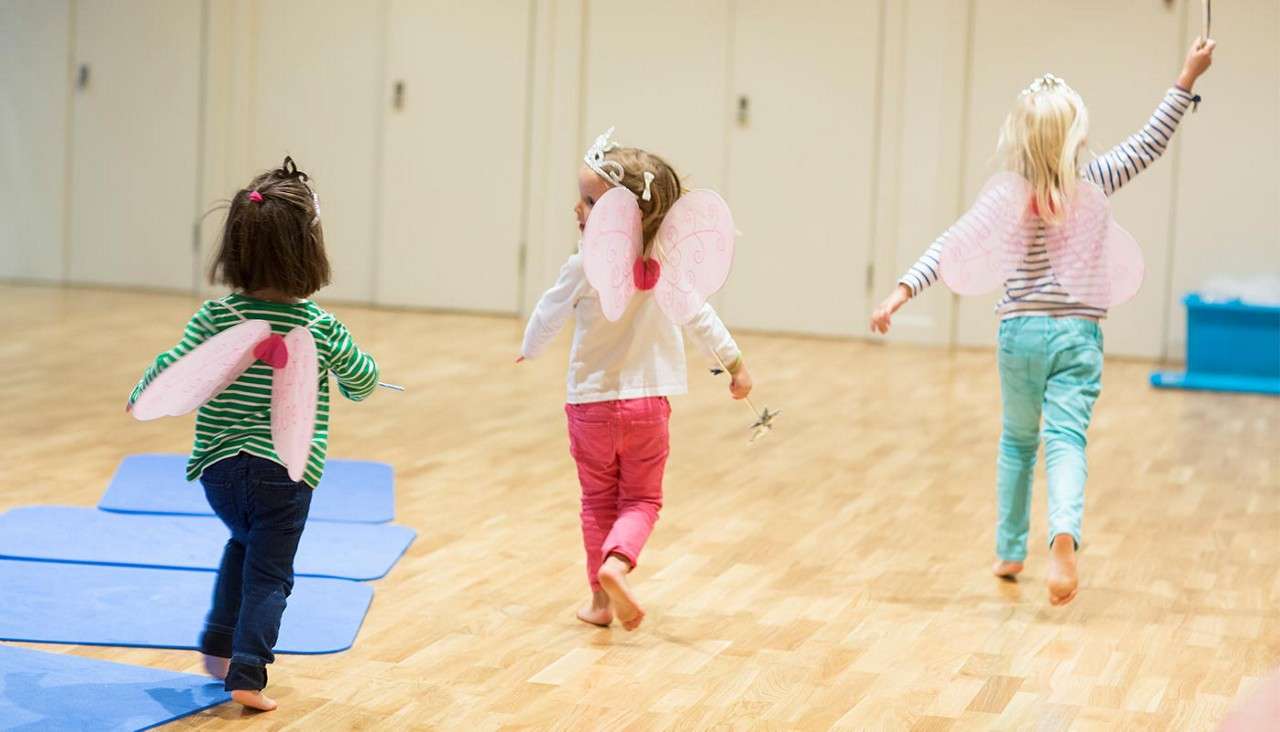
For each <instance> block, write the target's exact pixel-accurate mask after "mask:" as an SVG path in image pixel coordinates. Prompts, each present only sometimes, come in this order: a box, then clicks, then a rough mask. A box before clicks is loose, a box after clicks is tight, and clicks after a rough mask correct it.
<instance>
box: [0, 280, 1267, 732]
mask: <svg viewBox="0 0 1280 732" xmlns="http://www.w3.org/2000/svg"><path fill="white" fill-rule="evenodd" d="M195 305H196V301H195V300H193V299H192V298H189V297H180V296H171V295H154V294H137V293H126V292H112V291H101V290H85V289H54V288H36V287H24V286H0V311H3V313H4V318H3V323H4V325H3V326H0V327H2V328H3V336H4V337H3V338H0V368H2V369H3V372H4V374H5V378H4V379H3V381H0V404H2V405H3V407H0V510H8V509H10V508H13V507H17V506H23V505H32V504H48V503H52V504H66V505H82V506H92V505H94V504H95V503H96V501H97V499H98V497H99V496H100V494H101V492H102V490H103V489H104V488H105V485H106V482H107V480H108V479H109V477H110V476H111V473H112V471H113V470H114V468H115V466H116V464H117V462H118V461H119V460H120V458H121V457H123V456H124V455H127V454H130V453H137V452H155V451H171V452H181V451H184V450H185V449H187V448H188V447H189V444H190V438H191V422H190V418H187V419H175V420H167V421H160V422H153V423H145V424H144V423H137V422H134V421H133V420H131V419H129V418H128V417H127V416H126V415H125V414H124V412H123V411H122V408H123V404H124V401H125V398H126V396H127V394H128V391H129V389H130V388H131V387H132V385H133V383H134V380H135V379H136V378H137V377H138V375H139V374H140V372H141V371H142V369H143V368H144V367H145V365H146V364H147V363H148V361H149V359H150V358H151V357H152V356H153V355H154V354H155V353H156V352H158V351H160V350H163V349H165V348H167V347H169V346H170V345H172V343H173V342H175V341H176V340H177V337H178V336H179V334H180V332H181V328H182V325H183V324H184V323H185V321H186V319H187V318H188V317H189V315H190V313H191V312H192V311H193V309H194V307H195ZM333 309H334V310H335V311H336V312H337V314H338V315H339V316H340V317H341V318H342V319H343V320H344V321H345V322H346V323H347V325H348V326H349V327H350V328H351V330H352V332H353V333H354V334H356V336H357V338H358V339H359V340H360V342H361V344H362V345H363V346H364V347H365V348H367V349H368V350H370V351H372V352H374V353H375V354H376V355H377V356H378V358H379V361H380V363H381V365H382V367H383V375H384V378H385V379H386V380H389V381H394V382H398V383H403V384H404V385H405V386H406V387H407V388H408V391H407V392H405V393H404V394H393V393H390V392H385V391H382V392H380V393H378V394H377V395H376V396H375V397H374V398H373V399H371V400H370V401H369V402H367V403H364V404H350V403H347V402H343V401H341V400H338V401H337V403H336V406H335V409H334V416H333V428H332V442H331V445H332V447H331V455H333V456H337V457H355V458H363V459H371V460H382V461H387V462H390V463H392V464H393V465H394V466H395V468H396V476H397V500H398V517H397V520H398V521H399V522H401V523H405V524H408V525H410V526H413V527H414V528H416V529H417V530H418V532H419V538H418V540H417V542H416V543H415V544H414V545H413V547H412V548H411V549H410V550H409V552H408V554H407V555H406V556H405V557H404V558H403V559H402V561H401V562H400V563H399V565H397V566H396V568H395V569H394V570H393V571H392V573H391V574H390V575H389V576H388V577H387V578H385V579H383V580H381V581H379V582H377V583H376V595H375V598H374V603H373V607H372V609H371V610H370V613H369V616H368V618H367V620H366V622H365V625H364V628H363V630H362V631H361V633H360V637H359V639H358V640H357V643H356V646H355V647H354V648H353V649H352V650H351V651H348V652H346V653H342V654H337V655H332V656H284V657H281V659H280V660H279V662H278V663H277V664H276V665H275V666H274V667H273V669H272V686H271V692H272V693H273V694H274V695H275V696H276V697H277V698H278V699H279V700H280V702H281V705H282V706H281V709H280V710H278V711H276V712H273V713H271V714H266V715H257V716H251V715H246V714H244V713H242V712H241V711H240V709H239V708H238V707H236V706H234V705H230V704H228V705H224V706H222V707H219V708H216V709H213V710H209V711H207V712H204V713H202V714H199V715H196V716H194V717H190V718H188V719H186V720H182V721H180V722H178V723H176V724H174V725H173V728H176V729H229V728H232V727H234V728H236V729H245V730H258V729H263V730H266V729H270V730H276V729H302V730H329V729H335V730H337V729H432V728H434V729H456V730H496V729H566V730H567V729H602V730H604V729H608V730H618V729H630V730H667V729H673V730H674V729H709V728H720V729H757V728H758V729H826V728H831V727H835V728H842V729H888V730H939V731H941V730H969V729H1033V728H1034V729H1046V730H1051V729H1078V730H1091V729H1176V730H1197V729H1213V728H1215V727H1216V726H1217V724H1218V722H1219V720H1221V719H1222V717H1223V716H1224V715H1225V714H1226V713H1227V711H1228V709H1229V708H1230V707H1231V706H1232V705H1233V704H1234V703H1235V701H1236V700H1237V699H1240V698H1243V697H1245V696H1246V695H1248V694H1249V693H1250V692H1251V691H1252V690H1253V689H1254V688H1257V687H1258V686H1259V684H1260V683H1261V681H1262V680H1263V679H1264V678H1266V677H1267V676H1269V675H1270V674H1271V673H1272V672H1274V671H1275V670H1276V668H1277V666H1280V450H1278V449H1277V448H1278V447H1280V438H1278V437H1277V435H1280V400H1275V399H1268V398H1264V397H1255V396H1240V395H1220V394H1203V393H1183V392H1158V391H1154V390H1152V389H1151V388H1150V387H1149V386H1147V382H1146V377H1147V372H1148V371H1149V370H1150V368H1151V365H1150V364H1147V363H1142V362H1132V361H1129V362H1126V361H1123V360H1115V359H1112V360H1109V361H1108V363H1107V365H1106V369H1105V373H1104V388H1103V393H1102V397H1101V400H1100V402H1099V404H1098V408H1097V411H1096V419H1095V422H1094V426H1093V427H1092V429H1091V430H1090V434H1089V437H1090V441H1091V445H1090V448H1089V458H1090V472H1091V475H1090V481H1089V486H1088V496H1087V501H1088V504H1087V511H1086V515H1085V527H1084V528H1085V541H1084V546H1083V548H1082V552H1081V555H1080V564H1081V575H1082V587H1081V591H1080V595H1079V597H1078V599H1077V600H1076V601H1075V602H1074V603H1072V604H1071V605H1070V606H1068V607H1066V608H1053V607H1050V605H1049V604H1048V601H1047V597H1046V592H1045V589H1044V586H1043V574H1044V565H1045V545H1044V543H1043V541H1044V531H1045V524H1044V481H1043V475H1042V474H1041V475H1040V476H1039V477H1038V481H1037V486H1036V496H1035V508H1036V510H1035V514H1034V518H1033V525H1032V529H1033V548H1032V554H1031V557H1030V559H1029V562H1028V568H1027V571H1026V573H1025V575H1024V577H1023V579H1022V581H1020V582H1018V583H1016V584H1014V583H1005V582H1001V581H999V580H997V579H995V578H993V577H991V576H990V575H989V574H988V566H989V564H990V560H991V558H992V557H991V551H992V549H991V547H992V540H993V539H992V536H993V529H992V522H993V520H994V513H995V507H994V498H993V494H994V488H993V480H994V466H995V447H996V438H997V435H998V432H999V398H998V384H997V379H996V372H995V368H994V358H993V355H992V353H991V352H989V351H980V350H974V351H966V350H960V351H946V350H936V349H934V350H931V349H925V348H915V347H908V346H881V345H874V344H869V343H862V342H847V341H836V340H814V339H803V338H785V337H776V336H758V335H751V334H745V335H741V336H740V341H741V343H742V344H743V347H744V350H745V352H746V354H747V357H748V359H749V363H750V364H751V367H752V371H753V374H754V376H755V378H756V382H757V385H756V391H755V392H754V393H753V395H752V396H753V400H754V401H756V403H757V404H768V405H769V406H770V407H774V408H778V407H780V408H783V409H784V410H785V413H784V415H783V416H782V417H781V418H780V419H779V423H778V428H777V430H776V431H775V432H774V434H772V435H771V436H769V437H768V438H767V439H766V440H765V441H763V442H762V443H759V444H757V445H754V446H748V445H747V444H746V443H745V438H746V436H747V430H746V426H747V424H748V423H749V421H750V420H749V415H748V414H747V411H746V410H745V409H744V408H743V407H742V406H741V405H739V404H735V403H733V402H731V401H730V400H729V398H728V395H727V389H726V386H725V383H724V382H723V381H719V380H716V379H713V378H712V377H711V376H710V375H707V374H706V373H705V372H703V371H701V370H700V369H698V368H693V364H692V363H691V374H690V380H691V387H692V393H691V394H690V395H689V396H686V397H680V398H676V399H673V406H674V415H673V421H672V455H671V460H670V463H669V469H668V473H667V482H666V508H665V509H664V512H663V514H662V519H661V520H660V521H659V523H658V526H657V530H656V532H655V534H654V536H653V539H652V540H651V542H650V545H649V547H648V549H647V552H646V554H645V555H644V556H643V558H642V562H641V566H640V567H639V568H638V569H637V571H636V572H635V573H634V574H633V575H632V577H633V582H634V585H635V587H636V589H637V591H638V593H639V595H640V596H641V598H642V599H643V601H644V602H645V603H646V609H647V610H648V613H649V615H648V619H647V621H646V623H645V625H644V627H642V628H641V629H640V630H639V631H637V632H635V633H625V632H623V631H622V630H621V629H620V628H618V627H617V626H616V625H615V627H614V629H612V630H597V629H593V628H591V627H588V626H585V625H583V624H581V623H579V622H577V621H576V620H575V619H574V617H573V611H574V609H575V608H576V606H577V605H578V604H579V603H580V602H581V601H582V600H583V599H584V598H585V597H586V595H587V592H586V584H585V579H584V571H583V568H582V563H583V561H582V549H581V544H580V536H579V533H578V528H577V497H578V489H577V483H576V477H575V473H574V468H573V463H572V460H571V459H570V457H569V455H568V452H567V440H566V436H565V428H564V417H563V411H562V400H563V377H564V371H565V349H566V348H567V346H566V345H564V344H562V345H561V346H560V347H557V348H553V349H551V351H550V352H549V353H548V355H547V356H546V357H544V358H543V359H541V360H539V361H536V362H532V363H527V364H524V365H522V366H520V367H516V366H514V365H512V360H513V358H514V356H515V355H516V351H517V349H518V344H519V338H520V332H521V328H522V325H523V324H522V323H521V322H519V321H517V320H515V319H508V318H486V317H475V316H461V315H440V314H423V313H411V312H395V311H379V310H372V309H363V308H357V307H342V306H338V307H335V308H333ZM849 317H850V318H851V319H854V320H858V321H861V319H862V318H863V314H861V313H851V314H850V316H849ZM993 327H994V324H993ZM566 341H567V339H566ZM41 648H43V649H45V650H51V651H55V652H65V653H74V654H77V655H83V656H90V657H95V658H102V659H108V660H114V661H120V662H125V663H134V664H141V665H146V666H153V667H160V668H168V669H174V670H179V671H189V672H196V671H197V670H198V665H199V662H198V659H197V657H196V654H194V653H189V652H178V651H164V650H146V649H128V648H90V647H68V646H41Z"/></svg>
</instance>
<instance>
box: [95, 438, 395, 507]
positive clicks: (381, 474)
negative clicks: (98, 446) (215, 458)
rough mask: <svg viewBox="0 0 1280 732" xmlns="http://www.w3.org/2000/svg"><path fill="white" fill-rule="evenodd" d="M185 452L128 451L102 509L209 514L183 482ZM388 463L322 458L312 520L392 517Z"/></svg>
mask: <svg viewBox="0 0 1280 732" xmlns="http://www.w3.org/2000/svg"><path fill="white" fill-rule="evenodd" d="M186 472H187V456H186V455H130V456H129V457H127V458H125V459H124V460H123V461H121V462H120V467H119V468H117V469H116V474H115V476H114V477H112V478H111V485H109V486H108V487H107V492H106V495H104V496H103V497H102V500H101V501H100V502H99V503H98V508H101V509H102V510H104V511H119V512H121V513H172V514H190V515H194V516H212V515H213V511H212V510H210V508H209V502H208V501H206V500H205V497H204V488H202V487H201V486H200V483H199V482H198V481H195V482H190V483H188V482H187V477H186ZM395 515H396V507H395V489H394V477H393V475H392V473H391V466H390V465H387V464H386V463H372V462H367V461H364V460H328V461H326V462H325V468H324V476H323V477H321V479H320V485H319V486H317V487H316V494H315V496H314V497H313V498H312V500H311V514H310V517H311V520H312V521H350V522H354V523H369V524H377V523H383V522H386V521H390V520H391V519H393V518H395Z"/></svg>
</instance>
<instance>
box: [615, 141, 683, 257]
mask: <svg viewBox="0 0 1280 732" xmlns="http://www.w3.org/2000/svg"><path fill="white" fill-rule="evenodd" d="M604 157H605V160H612V161H613V162H615V163H617V164H618V165H621V166H622V171H623V174H622V185H624V186H626V187H627V188H628V189H629V190H630V191H631V192H632V193H634V194H636V203H637V204H639V206H640V215H641V219H640V222H641V225H642V226H643V227H644V252H643V253H642V256H644V257H648V256H649V255H650V252H651V251H652V249H653V240H654V239H655V238H656V237H657V236H658V229H659V228H660V227H661V226H662V220H663V219H664V218H666V216H667V212H668V211H670V210H671V207H672V206H674V205H676V200H677V199H679V198H680V196H681V194H683V193H684V189H683V188H681V187H680V176H679V175H676V171H675V169H674V168H672V167H671V165H670V164H669V163H667V161H665V160H663V159H662V158H660V157H658V156H657V155H654V154H653V153H650V152H645V151H644V150H641V149H639V148H635V147H619V148H614V149H613V150H610V151H609V152H606V153H605V154H604ZM646 171H647V172H649V173H652V174H653V182H652V183H650V184H649V200H648V201H646V200H644V198H643V195H644V174H645V172H646Z"/></svg>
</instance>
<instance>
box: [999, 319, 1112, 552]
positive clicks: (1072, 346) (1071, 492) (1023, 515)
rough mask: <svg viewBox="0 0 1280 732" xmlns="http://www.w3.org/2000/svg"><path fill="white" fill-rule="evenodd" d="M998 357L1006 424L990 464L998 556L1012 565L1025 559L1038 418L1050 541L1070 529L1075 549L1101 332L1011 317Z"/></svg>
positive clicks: (1092, 326) (1067, 322)
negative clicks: (1046, 480)
mask: <svg viewBox="0 0 1280 732" xmlns="http://www.w3.org/2000/svg"><path fill="white" fill-rule="evenodd" d="M997 360H998V361H999V364H1000V394H1001V398H1002V399H1001V401H1002V402H1003V404H1004V421H1003V428H1002V430H1001V432H1000V455H999V458H998V459H997V461H996V555H997V556H998V557H1000V558H1001V559H1003V560H1006V561H1011V562H1020V561H1022V560H1023V559H1025V558H1026V556H1027V531H1028V528H1029V526H1030V523H1031V483H1032V479H1033V477H1034V476H1035V465H1036V452H1037V450H1038V449H1039V447H1040V436H1041V428H1040V422H1041V417H1043V418H1044V430H1043V435H1044V462H1045V472H1046V473H1047V474H1048V477H1049V542H1050V544H1052V542H1053V539H1054V537H1056V536H1058V535H1059V534H1068V535H1070V536H1071V537H1072V538H1073V539H1075V543H1076V546H1077V547H1079V545H1080V524H1081V520H1082V518H1083V515H1084V483H1085V478H1086V477H1087V476H1088V474H1089V468H1088V465H1087V464H1086V462H1085V456H1084V448H1085V432H1086V431H1087V430H1088V429H1089V421H1090V420H1091V419H1092V417H1093V403H1094V402H1095V401H1097V399H1098V393H1099V392H1101V390H1102V329H1101V328H1099V327H1098V324H1097V323H1095V322H1094V321H1092V320H1086V319H1083V318H1047V317H1034V316H1032V317H1021V318H1011V319H1009V320H1005V321H1002V322H1001V323H1000V348H999V355H998V357H997Z"/></svg>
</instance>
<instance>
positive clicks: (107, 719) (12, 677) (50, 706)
mask: <svg viewBox="0 0 1280 732" xmlns="http://www.w3.org/2000/svg"><path fill="white" fill-rule="evenodd" d="M230 699H231V695H230V694H228V693H227V692H225V691H223V690H222V682H219V681H214V680H212V679H210V678H208V677H206V676H193V675H191V674H180V673H176V672H174V671H161V670H159V669H153V668H144V667H142V666H127V665H125V664H123V663H110V662H108V661H98V660H94V659H92V658H81V657H79V656H70V655H66V654H62V653H44V652H41V651H33V650H30V649H27V648H14V647H13V646H2V645H0V729H3V730H8V731H9V732H18V731H21V732H37V731H38V732H63V731H65V732H73V731H74V732H84V731H85V730H95V731H96V730H112V731H115V730H121V731H123V730H139V729H151V728H152V727H158V726H159V725H162V724H164V723H165V722H172V721H173V720H175V719H181V718H182V717H185V716H187V715H190V714H195V713H196V712H198V711H200V710H202V709H208V708H209V707H214V706H217V705H219V704H222V703H223V702H226V701H230Z"/></svg>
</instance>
